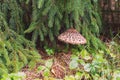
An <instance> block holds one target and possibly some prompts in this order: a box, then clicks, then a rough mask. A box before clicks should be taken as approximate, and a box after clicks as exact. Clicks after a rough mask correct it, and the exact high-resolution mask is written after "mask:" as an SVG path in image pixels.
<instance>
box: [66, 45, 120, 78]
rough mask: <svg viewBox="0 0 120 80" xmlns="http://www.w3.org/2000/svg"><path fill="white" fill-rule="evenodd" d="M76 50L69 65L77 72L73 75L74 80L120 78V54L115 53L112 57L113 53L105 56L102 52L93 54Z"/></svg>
mask: <svg viewBox="0 0 120 80" xmlns="http://www.w3.org/2000/svg"><path fill="white" fill-rule="evenodd" d="M111 46H113V45H111ZM75 49H76V50H75ZM75 49H73V50H72V51H73V54H72V57H71V62H70V64H69V67H70V69H74V70H75V71H76V74H75V75H74V76H73V75H72V80H77V79H80V80H81V79H85V80H86V79H89V80H116V79H119V78H120V77H119V76H120V71H119V67H118V66H119V61H117V60H118V59H117V58H118V54H116V53H114V55H115V56H111V53H110V54H108V55H105V54H104V53H105V52H104V51H102V50H98V51H97V52H94V53H95V54H91V53H89V52H88V51H87V50H86V49H83V50H82V51H81V50H78V49H77V48H75ZM112 49H114V48H112ZM110 50H111V49H110ZM110 52H112V51H110ZM109 56H111V57H109ZM116 61H117V62H116ZM114 63H115V64H114ZM76 64H77V65H76ZM116 73H117V74H116ZM65 79H68V80H69V79H70V80H71V77H69V76H68V75H66V77H65Z"/></svg>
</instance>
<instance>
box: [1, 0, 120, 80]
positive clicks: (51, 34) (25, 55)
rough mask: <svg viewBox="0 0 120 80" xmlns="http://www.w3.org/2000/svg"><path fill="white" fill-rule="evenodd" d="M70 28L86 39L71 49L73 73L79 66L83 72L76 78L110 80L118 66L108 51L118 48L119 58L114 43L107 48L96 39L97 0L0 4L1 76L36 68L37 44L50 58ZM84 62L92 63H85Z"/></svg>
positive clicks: (98, 23) (9, 0)
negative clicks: (83, 43) (81, 44)
mask: <svg viewBox="0 0 120 80" xmlns="http://www.w3.org/2000/svg"><path fill="white" fill-rule="evenodd" d="M71 27H73V28H75V29H77V30H78V31H79V32H80V33H81V34H82V35H83V36H84V37H85V38H86V39H87V44H86V45H84V46H75V47H72V48H71V51H72V53H73V54H72V56H73V57H72V58H71V62H70V68H71V69H75V68H76V67H78V65H79V64H81V65H82V66H84V68H85V70H81V69H80V68H78V71H77V70H76V74H75V75H76V76H80V75H81V76H80V77H77V78H79V79H82V78H83V77H84V79H95V80H98V79H99V78H101V79H103V78H104V79H108V80H110V79H109V78H111V74H110V73H112V74H117V73H118V72H119V71H118V72H117V71H116V72H115V73H114V72H113V70H112V69H115V68H116V66H114V65H115V64H118V62H116V63H112V61H114V60H117V59H118V58H116V57H117V56H116V57H114V56H113V54H114V51H113V52H112V50H111V47H113V46H114V47H116V48H117V49H115V51H116V55H118V53H119V52H120V46H118V45H117V44H116V43H113V44H112V45H111V44H109V45H110V46H111V47H109V48H107V47H105V45H104V43H103V42H102V41H101V40H100V39H99V36H100V32H101V31H102V22H101V17H100V10H99V6H98V1H97V0H84V1H83V0H1V1H0V70H1V72H0V75H2V74H4V73H11V72H17V71H19V70H20V69H21V68H23V67H24V66H25V65H27V64H28V65H29V66H30V67H31V66H35V64H36V62H39V60H40V55H39V53H38V52H37V50H36V44H38V43H39V47H41V48H43V47H44V48H45V50H46V52H47V53H48V54H49V55H52V54H54V53H55V51H56V50H54V46H56V44H58V41H57V36H58V35H59V34H60V33H62V32H64V31H65V30H67V29H69V28H71ZM118 36H119V33H118ZM118 36H117V37H118ZM115 38H116V37H115ZM49 47H50V48H49ZM57 50H59V48H58V49H57ZM63 51H64V50H63ZM91 56H92V57H91ZM81 57H82V58H81ZM79 58H80V59H79ZM86 58H92V59H93V61H92V62H91V63H89V62H86ZM109 58H110V60H107V59H109ZM73 64H76V65H75V66H72V65H73ZM111 64H113V66H110V65H111ZM106 69H107V70H106ZM48 70H49V69H48ZM97 70H98V71H97ZM116 70H117V68H116ZM48 72H49V71H48ZM47 76H48V75H47ZM67 78H69V76H67V77H66V80H67ZM70 80H71V79H70Z"/></svg>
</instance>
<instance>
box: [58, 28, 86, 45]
mask: <svg viewBox="0 0 120 80" xmlns="http://www.w3.org/2000/svg"><path fill="white" fill-rule="evenodd" d="M58 40H60V41H63V42H65V43H69V44H73V45H79V44H85V43H87V41H86V39H85V38H84V37H83V36H82V35H81V34H80V33H79V32H78V31H77V30H76V29H74V28H70V29H68V30H67V31H65V32H63V33H61V34H60V35H59V36H58Z"/></svg>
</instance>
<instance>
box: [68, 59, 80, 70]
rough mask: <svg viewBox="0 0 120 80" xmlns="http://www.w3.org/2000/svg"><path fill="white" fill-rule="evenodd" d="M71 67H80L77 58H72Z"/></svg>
mask: <svg viewBox="0 0 120 80" xmlns="http://www.w3.org/2000/svg"><path fill="white" fill-rule="evenodd" d="M69 67H70V69H75V68H77V67H78V62H77V61H76V60H72V61H71V62H70V64H69Z"/></svg>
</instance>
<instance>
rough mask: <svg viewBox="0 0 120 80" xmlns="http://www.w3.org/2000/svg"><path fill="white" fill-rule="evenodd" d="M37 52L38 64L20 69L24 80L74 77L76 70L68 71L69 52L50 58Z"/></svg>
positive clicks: (80, 66)
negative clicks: (38, 56)
mask: <svg viewBox="0 0 120 80" xmlns="http://www.w3.org/2000/svg"><path fill="white" fill-rule="evenodd" d="M101 39H102V40H103V38H101ZM106 40H107V42H105V44H106V45H107V46H111V44H110V43H108V42H110V41H109V39H106ZM118 42H119V40H118ZM113 47H114V46H113ZM111 49H112V47H111ZM38 51H39V53H40V55H41V60H42V61H41V62H38V63H37V64H36V66H35V67H34V68H32V69H30V68H29V67H28V66H26V67H24V68H23V69H22V72H24V73H25V74H26V78H25V80H56V79H57V80H63V78H64V77H65V76H66V75H74V74H75V73H76V69H70V67H69V65H70V61H71V55H72V52H71V51H68V52H67V53H65V52H60V53H55V55H52V56H48V55H47V54H46V53H45V52H43V51H42V50H40V49H38ZM118 53H119V52H118ZM79 68H80V69H83V70H84V68H83V66H82V65H79ZM46 76H47V77H46ZM70 80H74V79H70ZM83 80H84V79H83Z"/></svg>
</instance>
